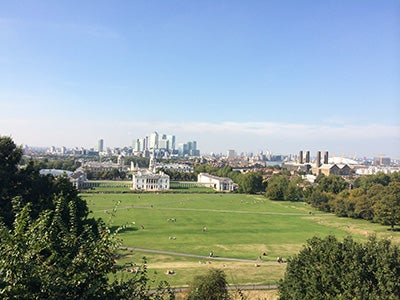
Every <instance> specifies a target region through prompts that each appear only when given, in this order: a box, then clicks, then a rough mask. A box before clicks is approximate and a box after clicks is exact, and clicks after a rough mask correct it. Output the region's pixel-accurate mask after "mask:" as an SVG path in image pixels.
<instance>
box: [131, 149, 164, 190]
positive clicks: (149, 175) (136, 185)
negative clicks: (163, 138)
mask: <svg viewBox="0 0 400 300" xmlns="http://www.w3.org/2000/svg"><path fill="white" fill-rule="evenodd" d="M131 171H132V172H133V173H132V182H133V185H132V189H133V190H141V191H162V190H169V176H168V175H167V174H165V173H163V172H161V171H160V172H158V173H157V172H156V160H155V155H154V152H153V155H152V156H151V158H150V164H149V168H148V169H140V168H139V166H136V167H135V166H134V165H133V163H131Z"/></svg>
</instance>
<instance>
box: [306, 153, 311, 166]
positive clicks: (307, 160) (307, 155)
mask: <svg viewBox="0 0 400 300" xmlns="http://www.w3.org/2000/svg"><path fill="white" fill-rule="evenodd" d="M309 163H310V151H308V150H307V151H306V164H309Z"/></svg>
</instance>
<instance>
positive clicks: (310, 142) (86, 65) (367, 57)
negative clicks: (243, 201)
mask: <svg viewBox="0 0 400 300" xmlns="http://www.w3.org/2000/svg"><path fill="white" fill-rule="evenodd" d="M399 15H400V3H399V2H398V1H394V0H393V1H391V0H388V1H384V2H376V1H372V0H366V1H361V0H351V1H343V2H341V1H339V2H337V1H335V2H321V1H312V0H310V1H289V0H288V1H284V2H281V1H279V2H278V1H250V2H243V1H218V2H214V1H202V2H198V1H184V2H181V1H154V2H148V1H134V2H130V1H121V2H118V3H117V4H115V3H113V4H111V3H109V2H107V1H104V2H103V1H87V2H84V3H81V2H78V1H57V2H53V1H18V2H7V3H2V4H0V43H1V44H2V45H7V47H1V48H0V71H1V72H0V135H9V136H11V137H12V138H13V139H14V140H15V142H16V143H17V144H28V145H30V146H51V145H56V146H67V147H76V146H85V147H88V148H89V147H93V148H95V147H96V145H97V141H98V139H99V138H102V139H104V141H105V145H106V146H107V147H108V146H111V147H119V146H125V145H132V140H133V139H135V138H137V137H141V136H145V135H146V134H148V133H149V132H152V131H157V132H170V133H171V134H174V135H175V136H177V137H179V141H183V142H184V141H188V140H196V141H197V142H198V145H199V148H200V149H201V152H202V153H209V152H215V153H225V152H226V151H227V150H229V149H235V150H236V151H237V152H238V153H240V152H254V153H257V152H259V151H260V150H263V151H266V150H269V151H271V152H273V153H282V154H287V153H297V152H298V151H299V149H308V150H310V151H311V152H315V151H317V150H322V151H324V150H329V151H330V152H333V153H337V154H338V155H341V154H342V153H345V154H348V155H350V154H351V155H353V154H354V153H356V154H357V155H358V156H368V157H373V156H378V155H380V154H384V155H385V156H390V157H393V158H400V120H399V119H400V118H399V115H400V100H399V99H400V71H399V70H400V54H399V53H400V39H399V38H398V37H399V36H400V26H399V25H400V24H399V19H398V16H399Z"/></svg>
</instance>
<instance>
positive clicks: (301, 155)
mask: <svg viewBox="0 0 400 300" xmlns="http://www.w3.org/2000/svg"><path fill="white" fill-rule="evenodd" d="M299 164H301V165H302V164H303V151H302V150H301V151H300V152H299Z"/></svg>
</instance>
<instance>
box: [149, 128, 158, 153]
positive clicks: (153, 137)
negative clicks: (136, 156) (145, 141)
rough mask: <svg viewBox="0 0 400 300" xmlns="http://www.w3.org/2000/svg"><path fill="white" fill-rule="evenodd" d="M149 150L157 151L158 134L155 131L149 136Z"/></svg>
mask: <svg viewBox="0 0 400 300" xmlns="http://www.w3.org/2000/svg"><path fill="white" fill-rule="evenodd" d="M149 149H158V133H157V132H155V131H154V132H153V133H152V134H150V138H149Z"/></svg>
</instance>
